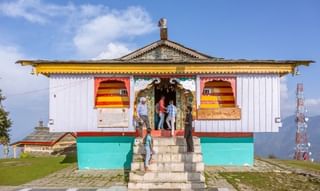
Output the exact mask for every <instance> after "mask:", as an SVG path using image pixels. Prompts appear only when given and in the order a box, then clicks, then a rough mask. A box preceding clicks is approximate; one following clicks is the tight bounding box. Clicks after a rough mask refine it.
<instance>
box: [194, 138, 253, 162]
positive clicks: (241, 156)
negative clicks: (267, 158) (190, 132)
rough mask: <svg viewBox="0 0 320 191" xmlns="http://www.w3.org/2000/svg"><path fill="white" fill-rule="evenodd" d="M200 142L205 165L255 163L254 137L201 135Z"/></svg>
mask: <svg viewBox="0 0 320 191" xmlns="http://www.w3.org/2000/svg"><path fill="white" fill-rule="evenodd" d="M200 142H201V149H202V154H203V162H204V164H205V165H217V166H222V165H223V166H225V165H226V166H228V165H233V166H243V165H250V166H252V165H253V163H254V148H253V147H254V145H253V137H244V138H243V137H241V138H216V137H201V138H200Z"/></svg>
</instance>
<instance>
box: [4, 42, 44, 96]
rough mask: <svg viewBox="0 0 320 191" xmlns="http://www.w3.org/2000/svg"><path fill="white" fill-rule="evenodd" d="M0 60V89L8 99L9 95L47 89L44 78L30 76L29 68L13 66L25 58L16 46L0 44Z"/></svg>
mask: <svg viewBox="0 0 320 191" xmlns="http://www.w3.org/2000/svg"><path fill="white" fill-rule="evenodd" d="M0 58H1V62H0V67H1V68H2V69H1V70H0V88H1V89H2V90H3V93H4V94H5V95H8V99H9V97H10V95H15V94H21V93H23V92H28V91H30V90H38V89H44V88H47V87H48V84H47V78H46V77H44V76H34V75H31V74H30V73H31V68H30V67H22V66H20V65H18V64H15V62H16V61H17V60H19V59H21V58H24V59H25V58H26V56H24V55H23V54H22V53H21V52H20V51H19V50H18V48H17V47H16V46H5V45H1V44H0Z"/></svg>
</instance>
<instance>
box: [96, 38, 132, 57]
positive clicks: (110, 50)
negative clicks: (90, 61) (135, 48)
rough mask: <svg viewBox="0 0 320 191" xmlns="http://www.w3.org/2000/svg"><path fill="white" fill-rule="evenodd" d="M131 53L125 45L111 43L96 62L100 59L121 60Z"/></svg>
mask: <svg viewBox="0 0 320 191" xmlns="http://www.w3.org/2000/svg"><path fill="white" fill-rule="evenodd" d="M129 52H130V50H129V49H128V48H127V46H126V45H125V44H122V43H112V42H111V43H109V44H108V45H107V48H106V49H105V50H104V51H103V52H101V53H100V54H99V55H98V56H97V57H96V58H94V59H95V60H100V59H112V58H119V57H121V56H123V55H126V54H128V53H129Z"/></svg>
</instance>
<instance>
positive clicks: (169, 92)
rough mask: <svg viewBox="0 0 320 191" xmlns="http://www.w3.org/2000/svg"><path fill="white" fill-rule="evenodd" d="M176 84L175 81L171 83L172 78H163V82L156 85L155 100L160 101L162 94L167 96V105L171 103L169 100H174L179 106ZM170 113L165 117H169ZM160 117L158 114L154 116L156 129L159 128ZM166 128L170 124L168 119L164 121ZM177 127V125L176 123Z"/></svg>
mask: <svg viewBox="0 0 320 191" xmlns="http://www.w3.org/2000/svg"><path fill="white" fill-rule="evenodd" d="M176 88H177V86H176V84H175V83H170V78H162V79H161V82H160V83H159V84H155V85H154V100H155V104H157V103H159V101H160V99H161V97H162V96H164V97H165V107H167V106H168V105H169V101H170V100H173V104H174V105H175V106H177V102H176ZM167 116H168V114H166V115H165V119H166V118H167ZM159 121H160V119H159V116H157V115H156V113H155V117H154V124H155V129H156V130H157V129H158V123H159ZM163 127H164V129H168V125H167V123H166V120H165V121H164V123H163ZM175 127H177V126H176V125H175Z"/></svg>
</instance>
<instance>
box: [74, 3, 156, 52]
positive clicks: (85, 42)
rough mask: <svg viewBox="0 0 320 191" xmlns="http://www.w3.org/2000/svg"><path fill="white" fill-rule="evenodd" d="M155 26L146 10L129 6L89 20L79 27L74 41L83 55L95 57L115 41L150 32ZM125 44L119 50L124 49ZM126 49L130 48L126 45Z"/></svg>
mask: <svg viewBox="0 0 320 191" xmlns="http://www.w3.org/2000/svg"><path fill="white" fill-rule="evenodd" d="M154 28H155V26H154V25H153V23H152V21H151V18H150V16H149V14H148V13H147V12H146V11H145V10H143V9H142V8H140V7H129V8H128V9H126V10H123V11H116V10H113V11H109V12H108V13H105V14H102V15H100V16H97V17H95V18H93V19H90V20H88V21H87V22H86V23H84V24H83V25H81V26H80V27H79V28H78V29H77V31H76V34H75V37H74V38H73V42H74V45H75V47H76V49H77V51H78V52H79V53H80V54H81V55H85V56H89V57H90V56H91V57H94V56H95V55H99V54H100V55H101V52H105V51H104V50H105V49H107V50H108V49H110V47H112V46H114V44H115V43H114V42H119V41H126V40H128V39H130V38H132V37H136V36H139V35H143V34H146V33H149V32H151V31H153V29H154ZM123 45H124V44H122V48H121V49H119V50H124V47H123ZM125 49H128V48H127V47H125ZM112 50H114V48H112ZM107 54H113V53H112V52H110V53H107Z"/></svg>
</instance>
